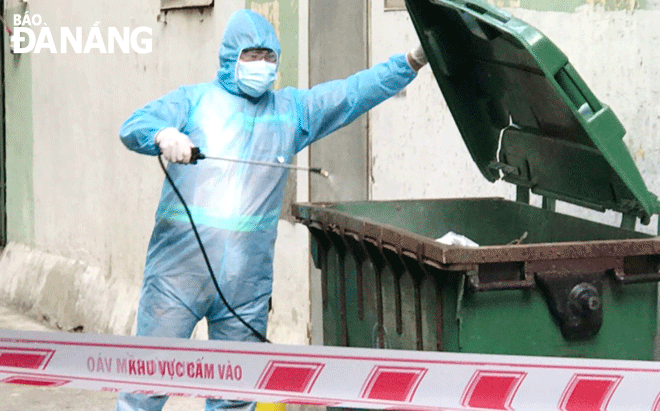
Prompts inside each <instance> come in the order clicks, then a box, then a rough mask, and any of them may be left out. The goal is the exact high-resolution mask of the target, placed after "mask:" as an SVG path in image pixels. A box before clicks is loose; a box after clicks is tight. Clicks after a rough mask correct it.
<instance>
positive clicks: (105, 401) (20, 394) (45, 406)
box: [0, 305, 204, 411]
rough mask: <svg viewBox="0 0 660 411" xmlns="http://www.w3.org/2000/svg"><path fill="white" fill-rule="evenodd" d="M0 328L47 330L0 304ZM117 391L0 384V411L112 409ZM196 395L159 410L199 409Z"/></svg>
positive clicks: (172, 400) (201, 404) (171, 401)
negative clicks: (114, 392)
mask: <svg viewBox="0 0 660 411" xmlns="http://www.w3.org/2000/svg"><path fill="white" fill-rule="evenodd" d="M0 329H9V330H25V331H51V330H53V329H52V328H50V327H49V326H48V324H47V323H45V322H41V321H39V320H38V319H34V318H31V317H29V316H27V315H25V314H23V313H21V312H20V311H18V310H16V309H15V308H11V307H6V306H2V305H0ZM116 398H117V394H113V393H108V392H100V391H87V390H77V389H71V388H61V387H60V388H48V387H33V386H26V385H16V384H0V411H63V410H70V411H112V410H114V409H115V401H116ZM203 409H204V400H203V399H200V398H184V397H171V398H170V399H169V400H168V401H167V403H166V404H165V407H164V408H163V411H195V410H199V411H202V410H203Z"/></svg>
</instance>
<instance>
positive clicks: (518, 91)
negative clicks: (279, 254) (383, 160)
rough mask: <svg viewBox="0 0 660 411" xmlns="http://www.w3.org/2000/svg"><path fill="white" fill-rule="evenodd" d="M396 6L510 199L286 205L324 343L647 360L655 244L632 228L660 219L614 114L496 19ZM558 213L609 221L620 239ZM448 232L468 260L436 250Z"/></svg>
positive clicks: (537, 36) (557, 58) (490, 10)
mask: <svg viewBox="0 0 660 411" xmlns="http://www.w3.org/2000/svg"><path fill="white" fill-rule="evenodd" d="M406 5H407V8H408V11H409V13H410V15H411V18H412V21H413V24H414V26H415V29H416V31H417V34H418V36H419V38H420V41H421V43H422V46H423V47H424V50H425V51H426V54H427V56H428V58H429V62H430V66H431V69H432V70H433V74H434V76H435V78H436V79H437V82H438V85H439V87H440V89H441V91H442V93H443V95H444V98H445V100H446V102H447V104H448V106H449V109H450V111H451V113H452V115H453V117H454V120H455V122H456V124H457V126H458V129H459V131H460V132H461V134H462V136H463V139H464V140H465V143H466V145H467V147H468V149H469V152H470V154H471V156H472V158H473V160H474V161H475V162H476V164H477V165H478V167H479V169H480V170H481V173H482V174H483V176H484V177H485V178H486V179H488V180H489V181H495V180H499V179H503V180H504V181H507V182H509V183H512V184H515V185H516V187H517V197H516V201H509V200H505V199H501V198H462V199H432V200H406V201H380V202H377V201H363V202H347V203H313V204H295V205H294V206H293V214H294V215H295V216H296V217H297V219H298V220H299V221H300V222H302V223H304V224H305V225H307V227H308V228H309V230H310V232H311V234H312V236H311V237H312V257H313V260H314V263H315V265H316V266H317V267H318V268H319V269H320V270H321V273H322V295H323V331H324V339H325V341H324V343H325V344H326V345H335V346H339V345H341V346H351V347H383V348H394V349H412V350H432V351H433V350H438V351H453V352H470V353H493V354H517V355H540V356H564V357H572V356H573V357H588V358H613V359H614V358H615V359H634V360H650V359H652V358H653V343H654V339H655V335H656V329H657V308H656V307H657V281H658V280H659V279H660V274H659V269H660V241H659V239H658V237H654V236H651V235H648V234H644V233H641V232H636V231H635V225H636V222H637V221H638V220H639V221H640V222H641V223H643V224H649V222H650V218H651V216H652V215H654V214H657V213H658V211H659V210H660V208H659V204H658V200H657V197H656V196H655V195H653V194H652V193H650V192H649V191H648V190H647V188H646V185H645V183H644V181H643V180H642V177H641V175H640V174H639V171H638V170H637V168H636V167H635V164H634V162H633V160H632V158H631V156H630V154H629V152H628V150H627V149H626V147H625V145H624V143H623V142H622V137H623V135H624V133H625V130H624V128H623V127H622V125H621V124H620V122H619V121H618V119H617V118H616V116H615V115H614V113H613V112H612V110H611V109H610V108H609V107H608V106H606V105H605V104H603V103H602V102H600V101H599V100H598V99H597V98H596V97H595V96H594V95H593V94H592V92H591V91H590V90H589V88H588V87H587V86H586V85H585V83H584V82H583V80H582V79H581V78H580V76H579V75H578V73H577V72H576V71H575V69H574V68H573V67H572V66H571V64H570V63H569V61H568V59H567V58H566V56H565V55H564V54H563V53H562V52H561V51H560V50H559V49H558V48H557V47H556V46H555V45H554V44H553V43H552V42H551V41H550V40H548V39H547V38H546V37H544V36H543V35H542V34H541V33H540V32H539V31H537V30H536V29H534V28H533V27H531V26H529V25H528V24H526V23H524V22H522V21H520V20H518V19H516V18H514V17H513V16H511V15H510V14H508V13H507V12H505V11H502V10H500V9H497V8H495V7H492V6H489V5H488V4H487V3H485V2H483V1H477V0H406ZM530 192H531V193H535V194H538V195H541V196H543V206H542V207H536V206H532V205H530V204H529V197H530ZM557 200H560V201H564V202H568V203H572V204H576V205H578V206H582V207H586V208H590V209H595V210H600V211H605V210H614V211H617V212H619V213H621V215H622V219H621V221H622V223H621V227H612V226H608V225H604V224H600V223H596V222H593V221H588V220H585V219H581V218H577V217H573V216H568V215H563V214H560V213H558V212H556V211H555V202H556V201H557ZM448 232H454V233H458V234H461V235H464V236H466V237H468V238H469V239H471V240H473V241H475V242H476V243H478V244H479V247H469V246H458V245H445V244H443V243H440V242H438V241H436V239H438V238H439V237H442V236H443V235H445V234H446V233H448Z"/></svg>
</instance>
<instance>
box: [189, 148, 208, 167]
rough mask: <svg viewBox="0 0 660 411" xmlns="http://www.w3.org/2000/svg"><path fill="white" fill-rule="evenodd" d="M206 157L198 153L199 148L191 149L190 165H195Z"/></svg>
mask: <svg viewBox="0 0 660 411" xmlns="http://www.w3.org/2000/svg"><path fill="white" fill-rule="evenodd" d="M205 158H206V156H205V155H204V153H202V152H201V151H199V147H193V148H192V149H191V150H190V164H197V160H204V159H205Z"/></svg>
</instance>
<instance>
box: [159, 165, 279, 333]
mask: <svg viewBox="0 0 660 411" xmlns="http://www.w3.org/2000/svg"><path fill="white" fill-rule="evenodd" d="M158 162H159V163H160V168H162V169H163V172H164V173H165V177H166V178H167V181H169V182H170V185H171V186H172V189H174V193H176V196H177V197H179V200H180V201H181V204H183V208H184V209H185V210H186V214H187V215H188V219H189V220H190V225H191V226H192V229H193V232H194V233H195V238H197V243H198V244H199V249H200V250H202V255H203V256H204V261H205V262H206V267H207V268H208V269H209V274H211V279H212V280H213V285H215V289H216V290H218V294H219V295H220V299H221V300H222V302H223V303H224V304H225V306H226V307H227V309H229V312H231V313H232V314H233V315H234V317H236V319H237V320H238V321H240V322H241V323H243V325H245V326H246V327H247V328H248V329H249V330H250V331H252V332H253V333H254V335H255V336H256V337H257V338H259V339H260V340H261V342H267V343H269V342H270V341H269V340H268V339H267V338H266V337H264V336H263V335H262V334H261V333H260V332H259V331H257V330H255V329H254V327H252V326H251V325H250V324H248V323H247V322H246V321H245V320H244V319H243V318H242V317H241V316H240V315H238V313H237V312H236V311H234V309H233V308H231V306H230V305H229V303H228V302H227V299H226V298H225V296H224V294H222V291H220V286H219V285H218V281H217V280H216V279H215V274H213V269H212V268H211V263H210V262H209V257H208V256H207V255H206V249H205V248H204V245H203V244H202V239H201V238H200V236H199V233H198V232H197V227H196V226H195V222H194V221H193V217H192V214H190V210H189V209H188V205H187V204H186V201H185V200H184V199H183V196H182V195H181V193H180V192H179V190H178V189H177V188H176V185H175V184H174V181H172V177H170V174H169V173H168V172H167V169H166V168H165V165H164V164H163V159H162V158H161V154H159V155H158Z"/></svg>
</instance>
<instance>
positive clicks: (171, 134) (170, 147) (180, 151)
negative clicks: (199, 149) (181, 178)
mask: <svg viewBox="0 0 660 411" xmlns="http://www.w3.org/2000/svg"><path fill="white" fill-rule="evenodd" d="M156 144H157V145H158V147H159V148H160V151H161V152H162V153H163V157H165V159H166V160H167V161H169V162H170V163H182V164H188V163H189V162H190V157H191V155H192V148H193V147H195V145H194V144H193V142H192V141H190V138H188V136H187V135H185V134H183V133H182V132H180V131H179V130H177V129H176V128H174V127H167V128H164V129H162V130H160V131H159V132H158V134H156Z"/></svg>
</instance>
